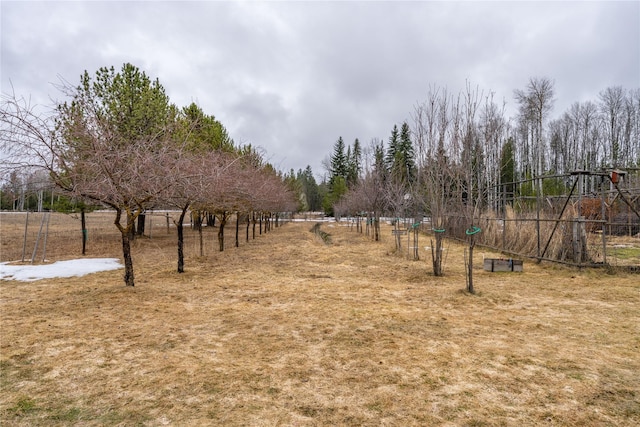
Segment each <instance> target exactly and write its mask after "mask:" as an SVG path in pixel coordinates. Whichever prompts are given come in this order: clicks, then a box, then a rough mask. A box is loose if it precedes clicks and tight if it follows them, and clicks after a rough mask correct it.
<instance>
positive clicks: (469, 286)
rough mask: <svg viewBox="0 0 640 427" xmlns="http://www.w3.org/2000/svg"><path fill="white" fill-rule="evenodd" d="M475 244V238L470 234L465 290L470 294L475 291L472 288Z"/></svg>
mask: <svg viewBox="0 0 640 427" xmlns="http://www.w3.org/2000/svg"><path fill="white" fill-rule="evenodd" d="M475 245H476V242H475V238H474V236H471V242H470V243H469V265H468V267H469V268H468V270H467V277H468V279H469V280H468V281H467V291H469V293H470V294H473V293H475V290H474V289H473V247H474V246H475Z"/></svg>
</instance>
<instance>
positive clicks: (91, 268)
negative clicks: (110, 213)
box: [0, 258, 123, 282]
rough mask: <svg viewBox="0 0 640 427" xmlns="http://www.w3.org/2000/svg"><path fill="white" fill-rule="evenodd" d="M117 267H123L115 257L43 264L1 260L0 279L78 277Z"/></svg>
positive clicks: (23, 280)
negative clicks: (11, 262)
mask: <svg viewBox="0 0 640 427" xmlns="http://www.w3.org/2000/svg"><path fill="white" fill-rule="evenodd" d="M119 268H123V265H122V264H120V262H119V260H118V259H116V258H83V259H71V260H68V261H57V262H54V263H53V264H43V265H15V264H10V263H8V262H3V263H0V280H19V281H22V282H31V281H34V280H40V279H51V278H54V277H74V276H77V277H79V276H84V275H87V274H91V273H97V272H99V271H109V270H117V269H119Z"/></svg>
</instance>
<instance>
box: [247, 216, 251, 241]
mask: <svg viewBox="0 0 640 427" xmlns="http://www.w3.org/2000/svg"><path fill="white" fill-rule="evenodd" d="M250 225H251V217H250V216H249V214H247V243H248V242H249V226H250Z"/></svg>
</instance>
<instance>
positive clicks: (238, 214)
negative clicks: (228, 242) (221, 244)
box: [236, 212, 240, 248]
mask: <svg viewBox="0 0 640 427" xmlns="http://www.w3.org/2000/svg"><path fill="white" fill-rule="evenodd" d="M239 235H240V212H236V248H239V247H240V240H238V237H239Z"/></svg>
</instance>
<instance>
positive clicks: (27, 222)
mask: <svg viewBox="0 0 640 427" xmlns="http://www.w3.org/2000/svg"><path fill="white" fill-rule="evenodd" d="M28 226H29V211H27V218H26V220H25V222H24V240H23V241H22V262H24V257H25V255H26V252H27V227H28Z"/></svg>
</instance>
